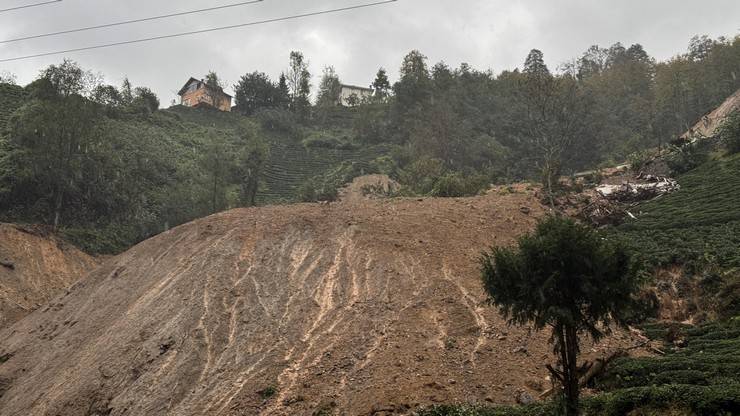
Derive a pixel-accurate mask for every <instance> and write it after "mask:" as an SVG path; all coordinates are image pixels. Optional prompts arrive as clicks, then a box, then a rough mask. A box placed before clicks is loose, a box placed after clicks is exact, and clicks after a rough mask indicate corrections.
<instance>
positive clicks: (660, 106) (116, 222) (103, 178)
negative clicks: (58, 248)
mask: <svg viewBox="0 0 740 416" xmlns="http://www.w3.org/2000/svg"><path fill="white" fill-rule="evenodd" d="M308 68H309V66H308V62H307V58H306V57H304V56H303V54H302V53H300V52H292V53H291V54H290V60H289V63H288V67H287V69H286V70H285V71H284V72H283V74H281V76H280V77H279V79H278V80H276V81H273V80H271V79H270V78H269V76H267V75H266V74H264V73H262V72H259V71H254V72H248V73H246V74H245V75H244V76H243V77H241V79H240V80H239V81H238V83H237V84H236V85H234V90H235V97H236V107H235V108H234V110H235V111H234V112H233V113H220V112H218V111H215V110H208V109H200V110H195V109H189V108H184V107H181V106H173V107H171V108H169V109H165V110H162V109H160V108H159V107H160V103H159V99H158V98H157V97H156V95H155V94H154V93H153V92H152V91H151V90H150V89H148V88H146V87H134V86H132V85H130V83H129V82H128V81H125V82H124V83H123V85H121V86H112V85H106V84H104V83H103V82H101V81H100V80H99V79H98V77H96V76H94V75H93V73H92V72H91V71H88V70H85V69H83V68H80V67H79V66H78V65H77V64H76V63H74V62H72V61H68V60H65V61H64V62H62V63H61V64H59V65H52V66H50V67H48V68H46V69H44V70H42V71H41V73H40V75H39V77H38V78H37V80H36V81H34V82H32V83H31V84H29V85H27V86H25V87H21V86H17V85H14V80H13V78H12V76H4V77H3V78H2V79H0V132H1V133H0V220H3V221H26V222H40V223H44V224H48V225H50V226H51V227H54V228H56V229H58V230H60V231H61V232H62V233H63V234H64V235H66V236H67V237H68V238H70V239H71V240H72V241H74V242H76V243H78V244H80V245H81V246H83V247H84V248H85V249H87V250H89V251H92V252H117V251H120V250H122V249H124V248H126V247H128V246H130V245H131V244H133V243H135V242H138V241H140V240H142V239H144V238H147V237H149V236H151V235H153V234H156V233H159V232H161V231H163V230H166V229H168V228H169V227H172V226H175V225H178V224H181V223H183V222H185V221H188V220H191V219H193V218H197V217H200V216H204V215H208V214H210V213H214V212H218V211H221V210H224V209H229V208H233V207H238V206H252V205H255V204H266V203H276V202H286V201H312V200H318V199H332V198H335V197H336V190H337V188H338V187H340V186H341V185H342V184H344V183H346V182H347V181H349V180H351V179H352V178H353V177H354V176H357V175H361V174H364V173H372V172H378V173H386V174H389V175H390V176H391V177H393V178H394V179H396V180H398V181H399V182H400V183H401V184H402V185H403V190H402V192H403V193H405V194H409V195H433V196H443V197H444V196H463V195H472V194H476V193H478V192H480V191H482V190H484V189H486V188H487V187H488V186H489V185H490V184H491V183H507V182H511V181H517V180H537V181H542V183H543V185H544V186H545V188H546V189H548V190H550V191H553V188H554V187H555V186H556V182H557V180H556V178H558V177H559V176H561V175H570V174H573V173H575V172H578V171H583V170H588V169H592V168H595V167H598V166H602V165H607V164H616V163H621V162H624V161H626V160H629V159H630V158H631V157H633V155H635V154H637V153H639V152H642V151H645V150H647V149H663V148H665V147H666V146H676V145H680V143H679V142H678V141H677V140H676V139H677V137H678V136H679V135H680V134H681V133H682V132H684V131H686V130H687V129H688V127H689V126H690V125H692V124H693V123H694V122H695V121H696V120H698V119H699V118H700V117H701V116H702V115H703V114H705V113H706V112H708V111H710V110H711V109H713V108H714V107H715V106H717V105H718V104H719V103H721V102H722V101H723V100H724V99H725V98H726V97H727V96H729V95H730V94H732V93H734V92H735V91H736V90H737V89H738V88H740V37H735V38H733V39H726V38H718V39H710V38H708V37H706V36H697V37H694V38H692V39H691V41H690V42H689V45H688V49H687V51H686V52H685V53H682V54H679V55H676V56H675V57H674V58H672V59H670V60H667V61H664V62H657V61H656V60H655V59H654V58H652V57H651V56H650V55H649V54H648V53H647V52H646V51H645V50H644V49H643V47H642V46H641V45H639V44H635V45H631V46H629V47H626V46H623V45H621V44H619V43H617V44H615V45H612V46H610V47H600V46H592V47H591V48H589V49H588V50H587V51H585V52H584V53H583V54H582V55H581V56H580V57H579V58H577V59H574V60H573V61H571V62H568V63H565V64H563V65H561V66H559V67H558V68H557V69H551V68H548V67H547V66H546V65H545V59H544V56H543V53H542V52H541V51H539V50H532V51H531V52H530V53H529V55H528V56H527V57H526V59H525V60H524V64H523V66H522V68H521V69H517V70H514V71H504V72H501V73H497V74H496V73H494V72H493V71H491V70H478V69H475V68H472V67H471V66H469V65H467V64H464V63H463V64H461V65H459V66H458V67H457V68H453V67H450V66H448V65H447V64H445V63H444V62H440V63H436V64H434V65H432V64H431V63H430V62H428V60H427V58H426V57H425V56H424V55H423V54H422V53H420V52H418V51H412V52H410V53H409V54H408V55H407V56H406V57H405V58H404V59H403V62H402V63H401V65H400V72H399V76H398V81H397V82H395V83H391V82H390V81H389V76H388V73H387V71H386V70H385V69H383V68H381V69H380V70H378V72H377V76H376V78H375V80H374V82H373V84H372V88H373V89H374V91H375V93H374V95H373V97H372V98H370V99H366V100H356V102H353V103H352V104H355V105H353V106H350V107H343V106H338V105H337V104H336V102H337V101H336V97H337V95H338V89H339V88H340V87H341V82H340V77H339V75H338V74H337V73H336V71H335V70H334V69H333V68H332V67H330V66H328V67H326V68H325V70H324V73H323V74H322V75H321V77H320V80H319V82H318V86H317V87H316V88H315V89H314V90H312V89H313V85H312V74H311V73H310V72H309V70H308ZM206 80H207V82H208V83H209V84H210V85H212V86H214V87H216V88H224V87H225V86H224V85H222V83H221V81H220V80H219V77H218V75H216V73H214V72H212V73H210V74H208V75H207V76H206ZM312 97H315V99H313V100H312ZM312 101H313V102H312ZM289 155H292V156H290V158H289V157H288V156H289ZM286 158H287V159H286ZM291 158H292V159H291ZM281 159H286V160H288V161H287V162H286V161H282V160H281ZM288 164H292V165H300V166H298V167H286V166H285V165H288ZM296 169H298V170H296Z"/></svg>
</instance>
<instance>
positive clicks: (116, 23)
mask: <svg viewBox="0 0 740 416" xmlns="http://www.w3.org/2000/svg"><path fill="white" fill-rule="evenodd" d="M55 1H60V0H55ZM263 1H264V0H251V1H243V2H240V3H233V4H226V5H223V6H215V7H208V8H205V9H198V10H189V11H185V12H178V13H170V14H163V15H159V16H152V17H144V18H141V19H133V20H125V21H122V22H115V23H106V24H102V25H97V26H87V27H81V28H78V29H68V30H60V31H59V32H50V33H43V34H40V35H30V36H24V37H20V38H15V39H7V40H0V43H10V42H19V41H22V40H29V39H38V38H46V37H49V36H57V35H66V34H68V33H77V32H85V31H88V30H94V29H102V28H105V27H113V26H123V25H128V24H131V23H139V22H150V21H152V20H160V19H167V18H170V17H177V16H185V15H188V14H196V13H203V12H210V11H213V10H221V9H228V8H231V7H238V6H246V5H248V4H255V3H261V2H263Z"/></svg>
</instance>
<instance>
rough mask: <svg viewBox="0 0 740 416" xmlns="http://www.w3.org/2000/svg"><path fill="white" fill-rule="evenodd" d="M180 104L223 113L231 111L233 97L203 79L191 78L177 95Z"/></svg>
mask: <svg viewBox="0 0 740 416" xmlns="http://www.w3.org/2000/svg"><path fill="white" fill-rule="evenodd" d="M177 94H178V95H179V96H180V104H182V105H184V106H186V107H203V106H206V107H212V108H217V109H219V110H221V111H231V96H230V95H229V94H226V93H225V92H224V90H223V89H221V88H214V87H211V86H210V85H208V84H206V83H205V82H204V81H203V80H202V79H201V80H197V79H195V78H190V79H189V80H188V82H186V83H185V85H184V86H183V87H182V88H181V89H180V92H178V93H177Z"/></svg>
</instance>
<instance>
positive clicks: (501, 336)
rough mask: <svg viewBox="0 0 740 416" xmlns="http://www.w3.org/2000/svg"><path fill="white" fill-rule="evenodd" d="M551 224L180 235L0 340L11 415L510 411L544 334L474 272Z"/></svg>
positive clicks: (428, 210)
mask: <svg viewBox="0 0 740 416" xmlns="http://www.w3.org/2000/svg"><path fill="white" fill-rule="evenodd" d="M521 207H528V208H529V210H530V211H529V213H528V214H525V213H523V212H522V210H521V209H520V208H521ZM525 211H526V210H525ZM542 213H543V208H542V207H541V206H540V204H539V203H538V202H537V201H536V199H535V198H534V196H533V195H532V194H531V193H530V192H528V191H526V190H524V188H520V189H519V192H517V193H504V192H500V191H494V192H492V193H490V194H489V195H486V196H482V197H476V198H465V199H423V200H417V199H395V200H372V201H370V200H365V199H362V198H348V200H347V201H345V202H342V203H335V204H330V205H321V204H301V205H293V206H278V207H265V208H255V209H240V210H234V211H229V212H226V213H222V214H218V215H214V216H211V217H208V218H205V219H202V220H198V221H195V222H193V223H190V224H186V225H183V226H180V227H177V228H175V229H173V230H171V231H169V232H167V233H164V234H162V235H160V236H157V237H155V238H153V239H151V240H148V241H146V242H144V243H142V244H140V245H138V246H136V247H134V248H133V249H131V250H130V251H128V252H126V253H124V254H122V255H120V256H118V257H116V258H113V259H111V260H109V261H108V262H106V263H105V265H103V266H102V267H100V268H99V269H97V270H96V271H95V272H93V273H92V274H91V275H90V277H89V278H87V279H85V280H84V281H82V282H80V283H78V284H77V285H75V287H73V288H72V290H71V291H70V293H69V294H67V295H65V296H62V297H60V298H58V299H56V300H55V301H54V302H52V303H51V304H50V306H49V307H46V308H44V309H41V310H39V311H37V312H35V313H34V314H32V315H31V316H29V317H28V318H27V319H25V320H23V321H21V322H19V323H17V324H16V325H15V326H13V327H11V328H8V329H6V330H4V332H0V340H2V341H0V356H2V355H4V354H9V357H10V359H9V360H8V361H7V362H5V363H4V364H0V395H1V396H0V414H2V415H7V416H21V415H23V416H26V415H94V414H101V415H102V414H105V415H108V414H110V415H258V414H259V415H311V414H313V413H314V412H316V411H318V410H321V409H326V410H330V411H331V412H333V413H329V414H342V415H368V414H390V413H404V412H408V410H409V409H412V408H415V407H417V406H419V405H429V404H434V403H438V402H456V401H463V402H472V401H476V402H484V401H486V400H488V401H493V402H498V403H511V402H512V401H513V400H514V397H515V394H516V392H517V391H518V390H520V389H523V390H527V389H528V388H527V387H525V385H526V384H529V385H530V386H532V385H533V384H535V383H533V382H538V381H541V380H543V379H544V377H545V376H546V370H545V369H544V363H545V360H547V359H549V357H550V354H549V352H550V349H549V347H548V346H547V344H546V340H547V335H546V334H541V333H539V334H538V333H535V334H532V333H530V332H529V331H528V330H527V329H526V328H510V327H507V326H506V324H505V322H504V321H503V320H502V319H501V317H500V316H499V315H498V314H497V313H496V312H495V311H494V310H493V309H491V308H489V307H488V306H486V305H484V304H483V301H484V296H483V293H482V289H481V285H480V283H479V275H478V270H477V258H478V256H479V253H480V250H481V249H483V248H484V247H487V246H489V245H491V244H510V243H511V242H512V241H513V238H514V237H515V236H517V235H519V234H520V233H521V232H523V231H525V230H528V229H530V228H531V227H532V225H533V224H534V222H535V218H536V217H537V216H539V215H541V214H542ZM605 342H606V343H607V344H608V343H610V342H618V340H615V339H614V338H612V340H607V341H605ZM598 348H601V347H600V346H597V350H598ZM3 386H4V388H3ZM269 387H274V388H275V389H276V393H275V394H274V395H271V396H270V395H269V394H268V393H269V392H268V390H269V389H268V388H269ZM545 387H546V386H545ZM265 389H267V390H265ZM3 390H5V391H4V394H3V393H2V391H3ZM260 391H262V392H263V394H260V393H258V392H260ZM266 392H267V393H266ZM530 392H531V393H532V394H533V395H535V394H534V391H533V390H530ZM267 396H270V397H267Z"/></svg>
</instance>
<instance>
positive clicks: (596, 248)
mask: <svg viewBox="0 0 740 416" xmlns="http://www.w3.org/2000/svg"><path fill="white" fill-rule="evenodd" d="M481 270H482V276H483V284H484V287H485V289H486V292H488V294H489V296H490V301H491V303H492V304H493V305H495V306H497V307H498V308H499V310H500V311H501V312H502V313H503V314H504V316H506V317H507V318H508V319H509V321H510V322H511V323H513V324H518V325H523V324H532V325H534V327H535V329H538V330H541V329H545V328H550V330H551V331H552V337H551V339H552V341H553V343H554V352H555V354H556V355H557V357H558V364H560V368H554V367H552V366H550V365H548V366H547V368H548V369H549V370H550V373H551V375H552V377H553V380H555V381H557V382H559V383H560V384H561V386H562V389H563V393H564V396H565V399H566V400H565V408H564V409H563V410H564V413H565V414H566V415H568V416H577V415H578V402H579V396H580V385H579V375H578V368H579V367H578V355H579V353H580V339H579V335H581V334H584V333H585V334H588V335H590V336H591V338H592V339H594V340H598V339H600V338H601V337H602V336H604V334H605V333H606V331H608V329H609V324H610V323H612V322H615V323H617V324H623V323H624V317H625V316H626V314H627V312H628V311H629V310H630V306H631V304H632V295H633V294H634V293H635V291H636V290H637V287H638V276H639V269H638V268H637V267H635V264H634V263H633V262H632V260H631V259H630V256H629V254H628V252H627V250H626V249H625V248H624V247H622V246H620V245H618V244H615V243H613V242H610V241H607V240H605V239H604V238H602V237H601V235H599V234H598V233H596V232H595V231H593V230H592V229H591V228H590V227H588V226H585V225H580V224H576V223H575V222H573V221H572V220H569V219H562V218H558V217H549V218H547V219H545V220H543V221H542V222H540V223H539V224H538V226H537V229H536V230H535V231H534V233H532V234H529V235H525V236H523V237H521V238H520V239H519V244H518V247H516V248H505V247H497V248H494V249H493V251H491V252H487V253H484V255H483V258H482V261H481Z"/></svg>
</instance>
